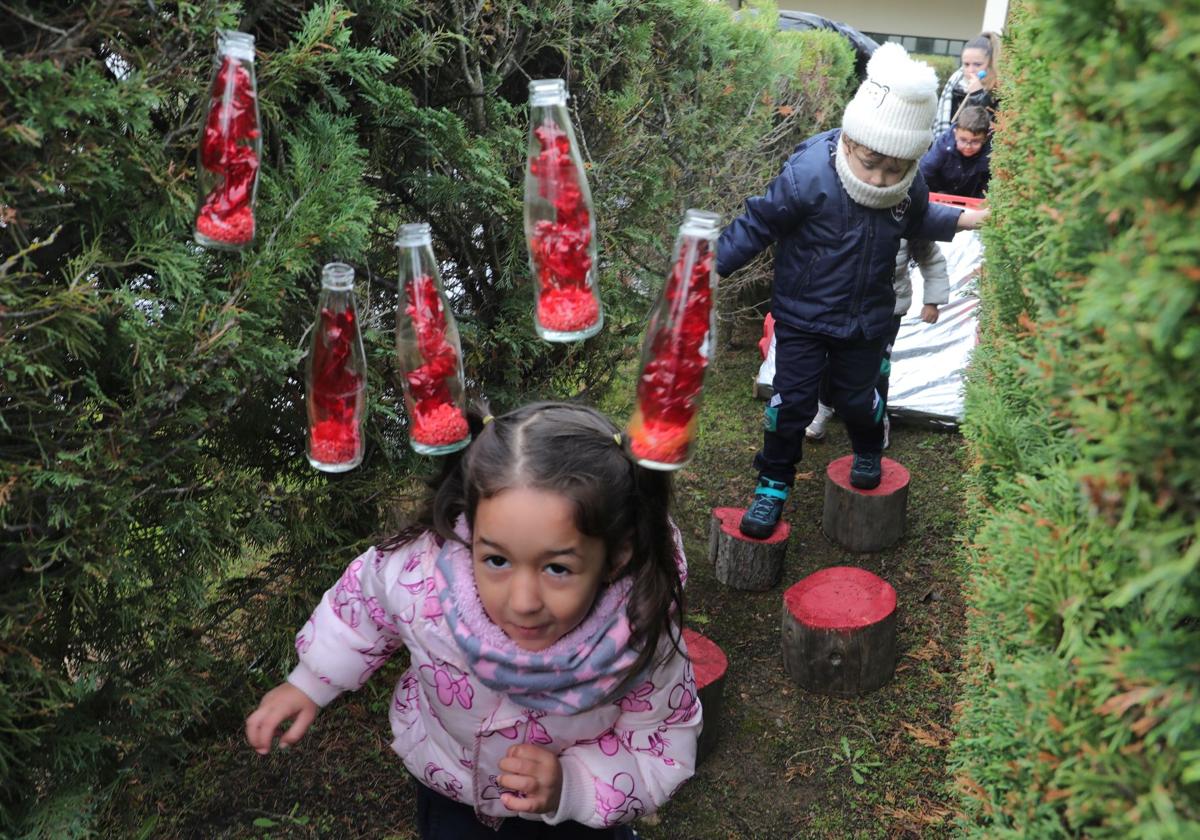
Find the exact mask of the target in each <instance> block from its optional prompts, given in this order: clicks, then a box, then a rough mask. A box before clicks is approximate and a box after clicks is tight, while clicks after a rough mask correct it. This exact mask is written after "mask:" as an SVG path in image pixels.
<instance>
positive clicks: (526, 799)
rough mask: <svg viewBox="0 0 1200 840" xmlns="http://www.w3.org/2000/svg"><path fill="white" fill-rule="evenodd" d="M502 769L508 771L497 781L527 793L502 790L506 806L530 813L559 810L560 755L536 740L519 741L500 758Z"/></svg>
mask: <svg viewBox="0 0 1200 840" xmlns="http://www.w3.org/2000/svg"><path fill="white" fill-rule="evenodd" d="M500 769H501V770H503V771H504V773H503V774H502V775H501V776H500V778H499V779H497V780H496V781H498V782H499V783H500V785H501V786H502V787H506V788H508V789H509V790H515V791H519V792H521V793H523V794H525V795H524V796H523V797H521V796H517V795H515V794H512V793H502V794H500V801H501V802H503V803H504V807H505V808H507V809H508V810H510V811H524V812H525V813H528V814H551V813H553V812H555V811H557V810H558V800H559V797H561V796H562V765H561V764H559V762H558V756H557V755H555V754H554V753H552V752H550V751H549V750H547V749H543V748H542V747H538V746H535V745H533V744H517V745H516V746H513V747H509V748H508V752H507V753H505V755H504V758H502V759H500Z"/></svg>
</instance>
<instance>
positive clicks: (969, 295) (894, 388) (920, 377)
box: [757, 231, 983, 426]
mask: <svg viewBox="0 0 1200 840" xmlns="http://www.w3.org/2000/svg"><path fill="white" fill-rule="evenodd" d="M937 245H938V247H940V248H941V249H942V254H943V255H944V256H945V257H946V270H947V272H948V273H949V275H950V302H949V303H947V304H946V305H945V306H943V307H942V308H941V314H940V317H939V318H938V322H937V323H936V324H926V323H924V322H923V321H922V320H921V305H922V301H923V299H924V298H923V292H924V285H925V278H923V277H922V276H921V272H920V270H919V269H918V268H917V267H916V266H913V267H912V269H911V271H912V281H913V302H912V305H911V306H910V307H909V309H908V312H907V313H905V315H904V317H903V318H902V319H901V321H900V334H899V335H898V336H897V337H896V345H895V347H894V348H893V350H892V376H891V383H890V388H889V391H890V393H889V395H888V411H889V413H890V414H892V416H894V417H903V418H905V419H911V420H913V421H915V422H928V423H932V424H935V425H940V426H956V425H958V423H959V422H961V420H962V418H963V372H964V371H965V370H966V367H967V364H968V363H969V361H970V358H971V351H972V350H973V349H974V348H975V342H976V340H977V318H978V307H979V299H978V297H976V295H975V278H976V275H977V274H978V272H979V267H980V265H981V264H982V262H983V243H982V241H981V240H980V238H979V234H978V232H976V231H960V232H959V233H958V234H957V235H956V236H955V237H954V241H953V242H938V243H937ZM774 378H775V337H774V335H772V336H771V344H770V347H769V348H768V349H767V356H766V358H765V359H764V360H763V363H762V365H761V366H760V367H759V369H758V378H757V381H758V384H760V385H766V386H770V384H771V381H772V380H773V379H774Z"/></svg>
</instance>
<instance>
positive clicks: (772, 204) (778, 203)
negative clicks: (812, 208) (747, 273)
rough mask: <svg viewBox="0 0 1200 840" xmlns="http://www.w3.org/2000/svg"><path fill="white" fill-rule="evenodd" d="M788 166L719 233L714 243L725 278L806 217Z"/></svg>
mask: <svg viewBox="0 0 1200 840" xmlns="http://www.w3.org/2000/svg"><path fill="white" fill-rule="evenodd" d="M807 204H808V202H807V200H806V198H805V197H804V196H802V195H801V194H800V189H799V188H798V187H797V185H796V183H795V180H794V176H793V172H792V170H791V167H789V166H786V165H785V166H784V168H783V171H782V172H780V173H779V175H778V176H776V178H775V180H773V181H772V182H771V183H770V185H768V187H767V191H766V193H765V194H763V195H759V196H753V197H751V198H748V199H746V212H744V213H743V214H742V215H740V216H738V217H737V218H736V219H734V220H733V221H732V222H730V223H729V225H728V227H726V228H725V230H723V231H722V232H721V238H720V240H718V242H717V273H718V274H719V275H721V276H722V277H728V276H729V275H730V274H732V273H733V272H735V271H737V270H738V269H739V268H741V267H742V266H744V265H745V264H746V263H748V262H750V260H752V259H754V258H755V257H757V256H758V255H759V254H760V253H762V251H763V250H764V249H766V248H767V247H768V246H769V245H771V244H772V243H774V242H777V241H778V240H779V239H780V238H781V237H782V236H784V235H786V234H787V233H788V232H789V231H791V230H792V229H793V228H794V227H795V226H796V223H797V222H799V221H800V220H801V219H802V218H804V217H805V216H806V215H808V212H809V209H808V206H807Z"/></svg>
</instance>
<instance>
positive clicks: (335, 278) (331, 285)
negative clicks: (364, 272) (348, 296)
mask: <svg viewBox="0 0 1200 840" xmlns="http://www.w3.org/2000/svg"><path fill="white" fill-rule="evenodd" d="M321 288H322V289H325V290H328V291H331V292H346V291H350V290H351V289H353V288H354V269H353V268H351V267H350V266H348V265H346V264H345V263H337V262H335V263H327V264H326V265H325V267H324V268H323V269H321Z"/></svg>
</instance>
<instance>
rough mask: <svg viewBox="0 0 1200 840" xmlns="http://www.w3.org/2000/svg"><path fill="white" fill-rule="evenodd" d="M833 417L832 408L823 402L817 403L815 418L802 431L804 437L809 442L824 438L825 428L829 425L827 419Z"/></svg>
mask: <svg viewBox="0 0 1200 840" xmlns="http://www.w3.org/2000/svg"><path fill="white" fill-rule="evenodd" d="M832 416H833V406H831V405H825V403H823V402H819V403H817V416H816V417H814V418H813V419H812V422H811V423H809V424H808V428H807V429H805V430H804V436H805V437H806V438H808V439H809V440H821V439H822V438H824V437H825V427H826V426H828V425H829V418H830V417H832Z"/></svg>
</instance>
